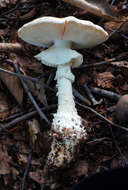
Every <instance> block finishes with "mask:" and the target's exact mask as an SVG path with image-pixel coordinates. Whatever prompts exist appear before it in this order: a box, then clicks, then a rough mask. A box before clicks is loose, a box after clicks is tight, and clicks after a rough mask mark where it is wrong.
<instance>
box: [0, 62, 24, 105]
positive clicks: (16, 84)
mask: <svg viewBox="0 0 128 190" xmlns="http://www.w3.org/2000/svg"><path fill="white" fill-rule="evenodd" d="M1 68H3V69H6V70H9V71H12V72H14V70H13V68H12V67H11V66H10V65H8V64H6V63H5V64H3V65H2V66H1ZM0 79H1V80H2V81H3V83H4V84H5V85H6V86H7V88H8V89H9V91H10V92H11V94H12V95H13V96H14V97H15V99H16V100H17V102H18V103H19V104H20V105H22V101H23V88H22V86H21V84H20V81H19V79H18V78H17V77H15V76H13V75H10V74H8V73H5V72H0Z"/></svg>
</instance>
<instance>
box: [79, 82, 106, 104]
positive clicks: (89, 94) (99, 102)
mask: <svg viewBox="0 0 128 190" xmlns="http://www.w3.org/2000/svg"><path fill="white" fill-rule="evenodd" d="M82 86H83V88H84V89H85V91H86V93H87V95H88V97H89V98H90V100H91V102H92V104H93V106H96V105H99V104H101V103H102V101H103V100H102V99H101V100H99V101H97V100H96V99H95V97H94V96H93V94H92V93H91V91H90V89H89V88H88V86H87V84H84V85H82Z"/></svg>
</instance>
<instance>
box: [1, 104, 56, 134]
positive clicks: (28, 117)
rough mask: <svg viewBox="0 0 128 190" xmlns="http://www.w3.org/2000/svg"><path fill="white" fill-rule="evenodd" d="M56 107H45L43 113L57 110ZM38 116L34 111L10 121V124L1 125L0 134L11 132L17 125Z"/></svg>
mask: <svg viewBox="0 0 128 190" xmlns="http://www.w3.org/2000/svg"><path fill="white" fill-rule="evenodd" d="M56 107H57V106H56V105H50V106H45V107H44V108H41V110H42V111H47V110H50V109H53V108H56ZM36 115H37V111H36V110H35V111H32V112H29V113H26V114H24V115H22V116H20V117H17V118H16V119H14V120H13V121H10V122H8V123H5V124H0V132H3V131H5V130H9V129H12V127H13V126H15V125H16V124H18V123H20V122H24V121H26V120H28V119H31V118H32V117H34V116H36Z"/></svg>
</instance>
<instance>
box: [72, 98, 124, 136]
mask: <svg viewBox="0 0 128 190" xmlns="http://www.w3.org/2000/svg"><path fill="white" fill-rule="evenodd" d="M75 102H76V104H78V105H79V106H80V107H82V108H85V109H87V110H89V111H91V112H93V113H94V114H96V115H97V116H98V117H99V118H100V119H102V120H104V121H105V122H107V123H108V124H110V125H111V126H114V127H118V128H119V129H122V130H124V131H127V132H128V128H125V127H123V126H121V125H118V124H116V123H113V122H111V121H110V120H108V119H107V118H105V117H104V116H103V115H101V114H99V113H98V112H96V111H95V110H94V109H92V108H90V107H88V106H85V105H83V104H80V103H79V102H77V101H75Z"/></svg>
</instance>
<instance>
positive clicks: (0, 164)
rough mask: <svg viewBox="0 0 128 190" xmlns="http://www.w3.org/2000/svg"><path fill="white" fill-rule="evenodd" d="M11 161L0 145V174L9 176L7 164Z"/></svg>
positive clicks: (9, 169) (3, 147)
mask: <svg viewBox="0 0 128 190" xmlns="http://www.w3.org/2000/svg"><path fill="white" fill-rule="evenodd" d="M10 161H11V157H10V156H9V155H8V153H7V150H6V148H5V146H3V145H2V144H0V174H2V175H5V174H9V173H10V171H11V168H10V166H9V162H10Z"/></svg>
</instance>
